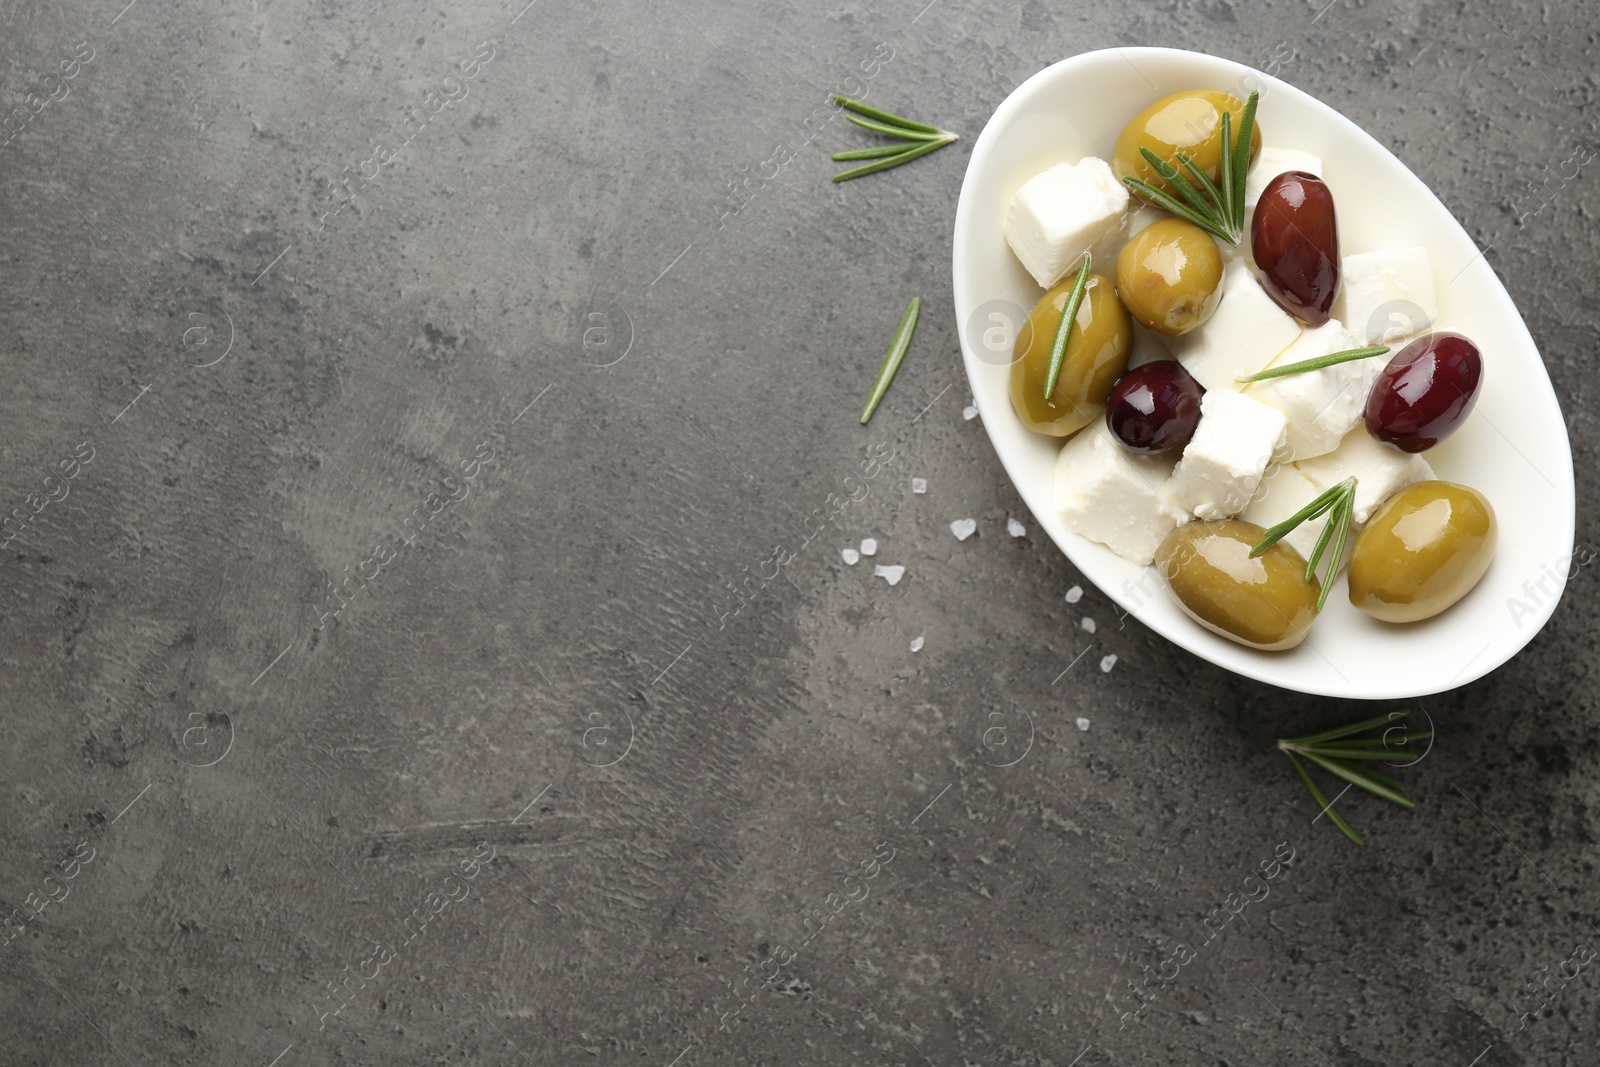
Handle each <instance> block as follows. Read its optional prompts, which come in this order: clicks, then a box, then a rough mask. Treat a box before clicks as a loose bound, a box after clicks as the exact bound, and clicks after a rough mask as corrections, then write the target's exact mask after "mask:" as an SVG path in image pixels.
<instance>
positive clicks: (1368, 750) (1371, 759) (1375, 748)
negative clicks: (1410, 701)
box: [1278, 711, 1433, 845]
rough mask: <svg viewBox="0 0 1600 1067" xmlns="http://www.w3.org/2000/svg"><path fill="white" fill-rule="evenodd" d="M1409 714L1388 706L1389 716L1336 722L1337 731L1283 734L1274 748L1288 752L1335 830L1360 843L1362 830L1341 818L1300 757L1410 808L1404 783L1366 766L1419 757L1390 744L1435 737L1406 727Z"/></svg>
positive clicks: (1347, 780) (1424, 751)
mask: <svg viewBox="0 0 1600 1067" xmlns="http://www.w3.org/2000/svg"><path fill="white" fill-rule="evenodd" d="M1408 714H1410V713H1409V712H1404V711H1391V712H1389V713H1388V714H1387V715H1379V716H1377V717H1376V718H1372V719H1365V720H1363V721H1361V722H1358V723H1353V724H1351V725H1349V726H1343V727H1340V728H1339V729H1337V730H1327V731H1324V732H1323V733H1320V734H1312V735H1310V736H1309V737H1294V738H1281V739H1279V741H1278V751H1280V752H1282V753H1283V754H1284V755H1285V756H1288V757H1289V762H1290V763H1291V764H1293V765H1294V770H1295V773H1296V774H1298V775H1299V776H1300V780H1301V781H1302V782H1304V783H1305V787H1306V789H1307V791H1309V792H1310V794H1311V799H1312V800H1314V801H1316V802H1317V804H1318V806H1319V807H1321V809H1322V810H1323V811H1325V812H1327V815H1328V818H1329V820H1330V821H1332V823H1333V825H1335V826H1337V827H1338V828H1339V831H1340V832H1341V833H1343V834H1344V836H1346V837H1348V838H1349V839H1350V840H1352V841H1354V842H1355V843H1356V844H1358V845H1359V844H1362V843H1363V842H1362V840H1361V835H1360V834H1358V833H1356V832H1355V830H1354V829H1352V828H1351V826H1350V824H1349V823H1348V822H1346V821H1345V820H1344V817H1343V816H1341V815H1340V814H1339V813H1338V812H1337V811H1335V810H1334V809H1333V803H1332V802H1331V801H1329V800H1328V798H1327V797H1326V796H1324V795H1323V792H1322V790H1321V789H1318V788H1317V783H1316V782H1314V781H1312V779H1311V775H1310V774H1309V773H1308V772H1307V771H1306V768H1305V765H1304V764H1302V763H1301V762H1300V761H1301V760H1302V759H1304V760H1306V761H1307V762H1309V763H1311V764H1313V765H1314V766H1316V767H1319V768H1321V769H1322V770H1324V771H1327V772H1328V773H1329V774H1331V775H1333V776H1334V777H1336V778H1339V779H1342V780H1343V781H1345V782H1347V783H1349V785H1352V786H1355V787H1357V788H1359V789H1364V790H1366V791H1367V792H1369V793H1371V794H1372V795H1373V796H1376V797H1382V798H1383V799H1384V800H1387V801H1390V802H1391V803H1394V804H1398V805H1400V806H1401V807H1402V808H1405V809H1406V810H1408V811H1409V810H1411V809H1412V808H1414V807H1416V805H1415V804H1414V803H1413V802H1412V801H1411V799H1410V798H1409V797H1407V796H1406V795H1405V789H1404V787H1403V786H1402V785H1401V784H1400V783H1399V782H1397V781H1396V780H1395V779H1393V778H1391V777H1389V776H1388V775H1386V774H1380V773H1379V772H1378V771H1375V770H1373V769H1372V768H1370V767H1368V766H1365V764H1367V763H1401V762H1402V761H1404V764H1405V766H1408V767H1409V766H1410V765H1411V764H1413V763H1416V762H1417V761H1418V760H1420V759H1421V758H1422V756H1418V755H1416V754H1415V753H1413V752H1411V751H1409V750H1407V749H1406V748H1404V747H1391V746H1405V745H1409V744H1410V743H1411V742H1412V741H1421V740H1424V739H1426V740H1427V741H1428V742H1429V743H1430V747H1431V743H1432V741H1433V731H1432V729H1431V728H1430V729H1428V730H1422V731H1414V730H1408V729H1407V728H1406V724H1405V723H1404V722H1403V721H1402V720H1403V719H1404V718H1405V717H1406V715H1408ZM1380 726H1381V727H1384V728H1385V729H1384V731H1383V733H1381V734H1379V735H1378V736H1376V737H1373V736H1370V735H1369V736H1366V737H1358V736H1357V735H1358V734H1367V733H1368V732H1369V731H1371V730H1376V729H1377V728H1378V727H1380ZM1396 730H1398V731H1399V736H1398V737H1396V736H1393V735H1394V733H1395V731H1396ZM1422 755H1423V756H1425V755H1427V750H1426V749H1424V750H1423V753H1422Z"/></svg>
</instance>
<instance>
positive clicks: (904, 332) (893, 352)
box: [861, 296, 922, 426]
mask: <svg viewBox="0 0 1600 1067" xmlns="http://www.w3.org/2000/svg"><path fill="white" fill-rule="evenodd" d="M920 314H922V297H920V296H914V297H912V298H911V303H909V304H907V305H906V313H905V314H904V315H902V316H901V318H900V326H899V328H897V329H896V330H895V331H894V340H892V341H890V342H889V351H888V352H886V353H884V356H883V364H882V366H880V367H879V368H878V377H877V379H876V380H875V381H874V382H873V383H872V395H871V396H869V397H867V406H866V407H864V408H862V409H861V425H863V426H865V425H866V424H867V420H868V419H870V418H872V413H873V412H874V411H877V410H878V401H880V400H882V399H883V394H884V393H887V392H888V391H889V383H890V382H892V381H894V375H895V372H896V371H898V370H899V369H900V361H901V360H903V359H905V358H906V349H908V348H910V347H911V335H912V334H914V333H916V332H917V316H919V315H920Z"/></svg>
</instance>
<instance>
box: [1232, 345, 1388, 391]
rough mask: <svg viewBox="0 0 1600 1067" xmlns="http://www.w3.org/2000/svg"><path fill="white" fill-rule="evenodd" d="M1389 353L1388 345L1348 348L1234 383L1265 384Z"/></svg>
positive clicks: (1251, 375)
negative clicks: (1272, 379) (1271, 379)
mask: <svg viewBox="0 0 1600 1067" xmlns="http://www.w3.org/2000/svg"><path fill="white" fill-rule="evenodd" d="M1388 351H1389V346H1388V345H1373V346H1372V347H1371V348H1347V349H1345V350H1344V351H1343V352H1330V353H1328V354H1327V355H1326V356H1317V357H1316V358H1315V359H1302V360H1301V361H1300V362H1298V363H1285V364H1284V365H1283V366H1281V367H1268V368H1267V369H1266V370H1264V371H1257V372H1256V373H1255V374H1246V375H1244V376H1242V377H1239V378H1235V379H1234V381H1236V382H1238V383H1239V384H1241V385H1246V384H1248V383H1250V382H1264V381H1266V380H1267V379H1269V378H1283V377H1285V376H1287V375H1290V374H1303V373H1305V372H1306V371H1312V370H1321V369H1322V368H1323V367H1333V366H1337V365H1338V364H1340V363H1349V362H1352V361H1353V360H1357V359H1371V358H1372V357H1373V356H1381V355H1384V354H1385V353H1387V352H1388Z"/></svg>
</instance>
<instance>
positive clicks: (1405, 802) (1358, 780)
mask: <svg viewBox="0 0 1600 1067" xmlns="http://www.w3.org/2000/svg"><path fill="white" fill-rule="evenodd" d="M1301 755H1302V756H1304V757H1305V758H1306V759H1308V760H1310V761H1311V762H1312V763H1315V764H1316V765H1317V766H1318V767H1321V768H1322V769H1323V770H1325V771H1327V772H1328V773H1329V774H1331V775H1334V776H1335V777H1338V778H1343V779H1344V780H1345V781H1347V782H1349V783H1350V784H1351V785H1353V786H1355V787H1357V788H1358V789H1365V790H1366V791H1367V792H1369V793H1371V794H1372V795H1373V796H1375V797H1382V798H1383V799H1384V800H1387V801H1390V802H1392V803H1395V804H1398V805H1400V806H1401V807H1402V808H1405V809H1406V810H1407V811H1410V810H1412V809H1413V808H1415V807H1416V805H1415V804H1414V803H1412V802H1411V799H1410V798H1409V797H1407V796H1406V795H1405V794H1404V793H1398V792H1396V791H1395V790H1393V789H1391V788H1389V787H1388V786H1386V785H1384V784H1383V783H1382V782H1379V781H1376V780H1374V779H1373V778H1372V777H1371V776H1370V775H1367V774H1364V773H1362V769H1361V768H1358V767H1349V766H1346V765H1345V764H1343V763H1340V762H1338V761H1336V760H1331V759H1328V758H1327V757H1325V756H1319V755H1317V754H1316V753H1314V752H1301Z"/></svg>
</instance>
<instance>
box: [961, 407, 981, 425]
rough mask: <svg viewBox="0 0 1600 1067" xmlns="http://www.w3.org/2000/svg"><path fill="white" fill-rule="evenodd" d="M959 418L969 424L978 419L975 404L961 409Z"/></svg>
mask: <svg viewBox="0 0 1600 1067" xmlns="http://www.w3.org/2000/svg"><path fill="white" fill-rule="evenodd" d="M961 417H962V418H963V419H966V420H967V421H968V422H971V421H972V420H973V419H975V418H977V417H978V405H976V404H968V405H967V406H966V407H964V408H962V409H961Z"/></svg>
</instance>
